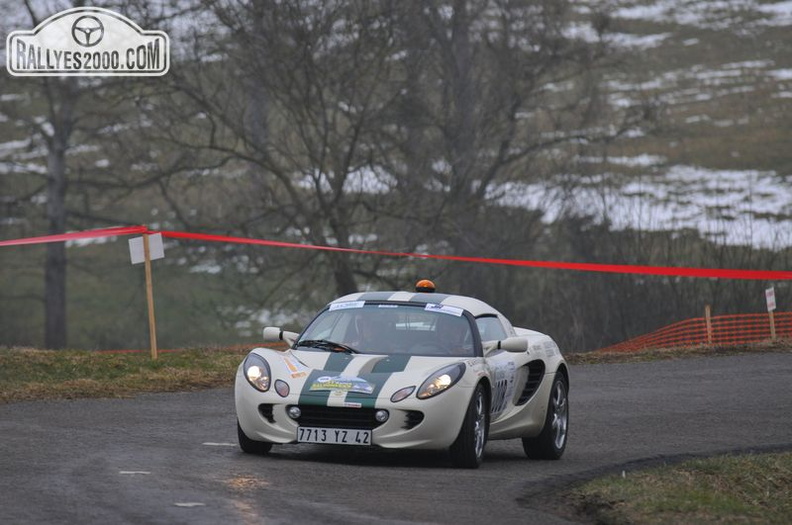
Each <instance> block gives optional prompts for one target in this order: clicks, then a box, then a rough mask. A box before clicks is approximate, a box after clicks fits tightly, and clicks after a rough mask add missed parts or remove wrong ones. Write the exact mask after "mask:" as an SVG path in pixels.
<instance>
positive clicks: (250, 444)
mask: <svg viewBox="0 0 792 525" xmlns="http://www.w3.org/2000/svg"><path fill="white" fill-rule="evenodd" d="M237 438H238V439H239V448H241V449H242V452H245V453H246V454H259V455H264V454H268V453H269V451H270V450H271V449H272V443H268V442H266V441H255V440H253V439H250V438H249V437H247V435H246V434H245V432H244V431H243V430H242V427H241V426H240V424H239V420H237Z"/></svg>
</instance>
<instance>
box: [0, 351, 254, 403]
mask: <svg viewBox="0 0 792 525" xmlns="http://www.w3.org/2000/svg"><path fill="white" fill-rule="evenodd" d="M246 354H247V350H218V349H193V350H181V351H178V352H168V353H162V354H160V355H159V359H157V360H156V361H155V360H152V359H151V357H150V355H149V354H148V353H147V352H140V353H101V352H88V351H75V350H58V351H53V350H34V349H28V348H0V403H10V402H15V401H29V400H38V399H72V398H83V397H107V398H114V397H129V396H133V395H135V394H138V393H143V392H177V391H185V390H196V389H203V388H213V387H221V386H231V385H232V383H233V381H234V376H235V374H236V368H237V366H239V363H240V362H241V361H242V358H243V357H244V356H245V355H246Z"/></svg>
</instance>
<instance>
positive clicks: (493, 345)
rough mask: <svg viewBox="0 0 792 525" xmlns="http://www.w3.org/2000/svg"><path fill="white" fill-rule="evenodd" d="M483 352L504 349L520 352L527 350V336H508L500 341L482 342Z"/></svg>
mask: <svg viewBox="0 0 792 525" xmlns="http://www.w3.org/2000/svg"><path fill="white" fill-rule="evenodd" d="M483 346H484V353H485V354H488V353H490V352H492V351H493V350H506V351H507V352H514V353H521V352H527V351H528V338H527V337H508V338H506V339H501V340H500V341H485V342H484V343H483Z"/></svg>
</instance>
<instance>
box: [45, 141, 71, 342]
mask: <svg viewBox="0 0 792 525" xmlns="http://www.w3.org/2000/svg"><path fill="white" fill-rule="evenodd" d="M58 142H61V141H60V140H59V139H58V133H56V134H55V137H53V143H52V145H51V147H50V151H49V155H48V162H47V171H48V173H47V177H48V181H47V220H48V221H49V234H50V235H57V234H61V233H65V231H66V206H65V200H66V164H65V162H66V159H65V156H66V148H65V144H58ZM44 283H45V286H44V317H45V332H44V345H45V346H46V347H47V348H50V349H56V350H57V349H61V348H64V347H65V346H66V244H65V243H62V242H53V243H50V244H48V245H47V258H46V263H45V272H44Z"/></svg>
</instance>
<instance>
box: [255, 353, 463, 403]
mask: <svg viewBox="0 0 792 525" xmlns="http://www.w3.org/2000/svg"><path fill="white" fill-rule="evenodd" d="M258 350H263V351H259V352H257V353H259V354H260V355H262V356H263V357H265V358H266V359H267V361H268V362H269V364H270V367H271V368H272V377H273V379H275V380H277V379H281V380H283V381H286V382H287V383H288V384H289V386H290V389H291V391H292V392H295V391H299V392H300V400H299V402H300V404H313V405H329V406H333V405H337V406H356V407H372V408H373V407H374V406H375V404H376V401H377V399H379V398H386V399H389V398H390V396H391V395H392V394H393V393H394V392H396V391H397V390H399V389H401V388H404V387H409V386H415V387H416V388H417V387H419V386H420V385H421V383H423V382H424V381H425V380H426V379H427V377H429V375H430V374H432V373H434V372H436V371H437V370H439V369H440V368H443V367H444V366H447V365H450V364H453V363H459V362H466V361H470V360H473V359H475V358H472V357H467V358H460V357H428V356H412V355H407V354H395V355H369V354H347V353H341V352H317V351H308V350H287V351H285V352H283V351H274V350H264V349H258Z"/></svg>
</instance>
